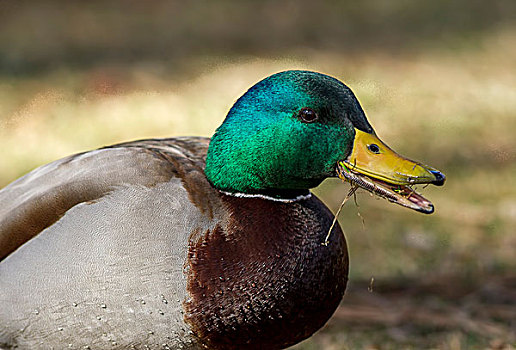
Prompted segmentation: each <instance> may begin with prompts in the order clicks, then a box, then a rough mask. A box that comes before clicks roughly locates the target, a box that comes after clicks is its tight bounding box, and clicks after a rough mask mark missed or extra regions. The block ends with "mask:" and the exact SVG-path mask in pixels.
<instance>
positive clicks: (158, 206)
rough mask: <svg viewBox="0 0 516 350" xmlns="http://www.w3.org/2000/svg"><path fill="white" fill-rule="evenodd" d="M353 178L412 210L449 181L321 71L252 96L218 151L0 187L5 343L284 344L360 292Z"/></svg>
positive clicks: (77, 159) (102, 163)
mask: <svg viewBox="0 0 516 350" xmlns="http://www.w3.org/2000/svg"><path fill="white" fill-rule="evenodd" d="M335 176H340V177H341V178H345V179H348V180H349V181H352V182H354V183H357V184H358V185H360V186H362V187H364V188H366V189H367V190H369V191H372V192H374V193H376V194H379V195H381V196H383V197H386V198H387V199H389V200H391V201H394V202H397V203H399V204H401V205H404V206H408V207H410V208H413V209H416V210H419V211H422V212H425V213H431V212H432V211H433V206H432V204H431V203H430V202H429V201H428V200H426V199H424V198H423V197H422V196H421V195H419V194H417V193H415V192H413V191H412V190H411V188H410V185H412V184H426V183H432V184H436V185H441V184H443V182H444V176H443V175H442V174H441V173H440V172H438V171H437V170H434V169H432V168H429V167H426V166H423V165H421V164H419V163H416V162H413V161H410V160H407V159H405V158H402V157H400V156H398V155H397V154H396V153H394V152H393V151H392V150H391V149H389V148H388V147H387V146H386V145H385V144H383V143H382V142H381V141H380V140H379V139H378V138H377V137H376V135H375V133H374V131H373V128H372V127H371V125H370V124H369V122H368V121H367V119H366V117H365V115H364V112H363V110H362V108H361V107H360V104H359V103H358V101H357V100H356V98H355V96H354V95H353V93H352V92H351V90H350V89H349V88H348V87H347V86H346V85H344V84H343V83H341V82H340V81H338V80H336V79H334V78H331V77H329V76H326V75H323V74H319V73H314V72H308V71H286V72H281V73H278V74H275V75H272V76H270V77H268V78H266V79H264V80H262V81H260V82H259V83H257V84H256V85H254V86H253V87H252V88H251V89H249V91H247V93H245V94H244V95H243V96H242V97H240V99H238V101H237V102H236V103H235V104H234V106H233V107H232V108H231V110H230V111H229V113H228V115H227V117H226V119H225V120H224V123H223V124H222V125H221V126H220V127H219V128H218V129H217V131H216V133H215V135H214V136H213V138H212V139H211V141H210V140H209V139H207V138H201V137H186V138H171V139H159V140H144V141H135V142H128V143H123V144H118V145H114V146H110V147H106V148H101V149H98V150H95V151H91V152H86V153H81V154H77V155H73V156H70V157H67V158H64V159H61V160H58V161H55V162H53V163H50V164H47V165H45V166H42V167H40V168H38V169H36V170H34V171H32V172H30V173H29V174H27V175H25V176H24V177H22V178H20V179H18V180H17V181H15V182H13V183H11V184H10V185H9V186H7V187H5V188H4V189H3V190H2V191H0V259H3V261H2V262H1V263H0V348H3V347H6V348H16V347H18V348H24V349H25V348H31V349H33V348H59V349H61V348H71V349H84V348H88V349H89V348H91V349H108V348H109V349H110V348H117V347H121V348H137V349H143V348H153V349H158V348H202V347H208V348H213V349H220V348H224V349H244V348H261V349H274V348H283V347H286V346H289V345H292V344H295V343H297V342H299V341H301V340H303V339H305V338H307V337H309V336H310V335H311V334H313V333H314V332H315V331H316V330H318V329H319V328H320V327H321V326H322V325H323V324H324V323H325V322H326V321H327V320H328V319H329V317H330V316H331V314H332V313H333V312H334V310H335V308H336V307H337V305H338V304H339V302H340V300H341V298H342V296H343V294H344V290H345V288H346V282H347V275H348V255H347V248H346V242H345V239H344V236H343V235H342V233H341V230H340V227H338V225H337V226H336V227H335V229H334V231H333V233H332V235H331V236H330V237H329V242H328V244H327V245H325V244H323V243H324V241H325V238H326V235H327V233H328V229H329V227H330V225H331V223H332V220H333V215H332V213H331V212H330V211H329V210H328V208H326V206H325V205H324V204H323V203H322V202H321V201H320V200H319V199H318V198H317V197H315V196H314V195H312V194H311V193H310V191H309V189H310V188H312V187H315V186H317V185H319V184H320V183H321V181H323V180H324V179H325V178H327V177H335Z"/></svg>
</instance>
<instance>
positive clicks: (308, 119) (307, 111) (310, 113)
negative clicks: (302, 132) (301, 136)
mask: <svg viewBox="0 0 516 350" xmlns="http://www.w3.org/2000/svg"><path fill="white" fill-rule="evenodd" d="M298 116H299V118H301V121H302V122H304V123H313V122H315V121H316V120H317V119H319V116H318V115H317V113H315V111H314V110H313V109H311V108H308V107H305V108H302V109H301V110H300V111H299V114H298Z"/></svg>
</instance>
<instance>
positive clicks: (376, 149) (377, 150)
mask: <svg viewBox="0 0 516 350" xmlns="http://www.w3.org/2000/svg"><path fill="white" fill-rule="evenodd" d="M367 148H368V149H369V150H370V151H371V152H373V153H376V154H378V153H380V147H378V145H377V144H375V143H372V144H370V145H368V146H367Z"/></svg>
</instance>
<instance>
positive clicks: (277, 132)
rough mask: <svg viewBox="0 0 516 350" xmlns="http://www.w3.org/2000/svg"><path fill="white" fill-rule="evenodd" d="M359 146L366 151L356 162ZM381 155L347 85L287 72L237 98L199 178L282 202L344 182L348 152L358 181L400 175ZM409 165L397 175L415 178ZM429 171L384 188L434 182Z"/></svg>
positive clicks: (316, 75) (315, 75) (307, 73)
mask: <svg viewBox="0 0 516 350" xmlns="http://www.w3.org/2000/svg"><path fill="white" fill-rule="evenodd" d="M357 135H359V136H360V137H356V136H357ZM363 135H369V137H364V136H363ZM360 142H362V143H363V142H369V144H367V145H366V144H364V145H362V144H359V143H360ZM371 145H373V146H371ZM370 146H371V147H372V148H371V149H369V147H370ZM362 147H366V148H365V149H366V151H364V152H365V153H364V152H362V153H360V154H359V157H356V156H355V155H356V154H357V152H358V151H360V150H361V149H362ZM377 148H378V149H377ZM387 149H388V147H387V146H386V145H385V144H383V143H381V141H380V140H378V139H377V138H376V135H375V133H374V131H373V128H372V127H371V125H370V124H369V122H368V121H367V119H366V117H365V114H364V111H363V110H362V107H361V106H360V104H359V103H358V101H357V99H356V97H355V96H354V95H353V92H352V91H351V90H350V89H349V88H348V87H347V86H346V85H344V84H343V83H342V82H340V81H338V80H337V79H334V78H332V77H329V76H327V75H324V74H320V73H316V72H310V71H300V70H292V71H285V72H281V73H277V74H274V75H272V76H270V77H268V78H265V79H264V80H262V81H260V82H258V83H257V84H256V85H254V86H253V87H251V88H250V89H249V90H248V91H247V92H246V93H245V94H244V95H243V96H242V97H240V98H239V99H238V101H237V102H236V103H235V104H234V105H233V107H232V108H231V110H230V111H229V113H228V115H227V117H226V119H225V120H224V122H223V123H222V125H221V126H220V127H219V128H218V129H217V131H216V132H215V135H214V136H213V138H212V139H211V143H210V146H209V149H208V156H207V159H206V170H205V173H206V176H207V178H208V180H209V181H210V182H211V183H212V185H213V186H215V187H216V188H218V189H219V190H222V191H225V192H229V193H233V194H247V195H254V194H259V195H266V196H269V197H275V198H284V199H289V198H295V197H298V196H300V195H302V194H306V193H307V191H308V189H309V188H312V187H315V186H317V185H319V184H320V183H321V181H323V180H324V179H325V178H327V177H332V176H337V175H339V176H340V177H343V176H341V174H340V172H339V173H337V171H338V169H342V167H341V166H340V165H341V164H343V163H342V162H348V164H349V161H350V159H351V158H350V156H351V154H352V151H353V150H354V153H353V162H354V163H357V164H359V165H360V164H362V163H361V162H366V163H367V164H366V165H364V166H363V167H362V168H363V169H362V170H363V171H367V174H366V175H364V176H368V177H371V176H372V177H375V176H376V175H375V171H376V170H375V169H377V168H378V169H380V170H381V174H380V175H381V181H383V182H386V181H387V182H389V181H390V180H389V176H390V175H392V174H394V175H393V176H398V177H399V174H398V173H399V172H398V173H397V172H396V164H397V163H396V162H397V158H395V157H394V158H393V157H391V156H389V157H390V158H388V160H387V163H386V162H385V161H384V160H383V158H382V157H381V154H382V152H384V151H386V150H387ZM369 153H370V154H369ZM400 159H402V158H401V157H400ZM403 160H405V159H404V158H403ZM371 164H372V165H373V166H372V167H370V166H369V165H371ZM386 164H387V165H386ZM410 164H412V163H410ZM410 164H408V163H407V164H404V169H405V168H407V169H409V170H408V171H409V172H411V171H412V172H414V169H416V168H415V167H414V169H412V170H410V166H411V165H410ZM413 164H415V163H413ZM357 169H358V168H357ZM422 169H423V168H422ZM358 171H359V172H360V170H358ZM431 171H432V170H429V169H427V168H424V169H423V170H421V171H420V170H419V168H418V169H417V172H414V174H416V173H417V176H420V175H421V177H419V178H417V179H416V180H413V177H412V178H411V177H410V176H412V175H413V174H412V173H411V174H408V175H407V176H408V177H407V178H404V179H402V180H399V179H394V178H393V181H391V182H392V183H393V184H396V186H401V185H403V184H412V183H428V182H431V183H436V181H437V180H436V176H434V175H435V174H433V173H431ZM362 174H365V173H364V172H362ZM402 175H404V174H402ZM441 175H442V174H441ZM378 178H379V179H380V177H378ZM394 180H396V181H394ZM409 180H410V181H409ZM404 181H405V182H404ZM414 181H415V182H414ZM443 181H444V180H443ZM394 193H398V192H396V191H394ZM432 210H433V207H432Z"/></svg>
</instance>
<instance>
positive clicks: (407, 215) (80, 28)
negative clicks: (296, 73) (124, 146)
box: [0, 0, 516, 350]
mask: <svg viewBox="0 0 516 350" xmlns="http://www.w3.org/2000/svg"><path fill="white" fill-rule="evenodd" d="M515 17H516V3H515V2H513V1H491V2H485V1H444V0H441V1H433V2H423V1H402V0H395V1H390V2H385V1H380V0H369V1H363V2H360V4H358V3H355V2H334V1H325V2H321V3H317V2H312V1H307V0H306V1H298V2H289V1H285V2H277V1H262V2H252V1H240V2H230V1H216V2H215V1H212V2H209V1H192V2H189V3H188V5H183V4H182V3H181V2H173V1H155V2H152V4H151V3H148V2H138V1H128V2H124V3H123V4H122V3H121V2H117V1H115V2H110V3H109V4H106V3H105V2H101V1H88V2H66V3H61V2H54V1H39V2H28V1H27V2H8V1H0V187H3V186H4V185H6V184H7V183H9V182H10V181H12V180H14V179H15V178H17V177H19V176H21V175H23V174H24V173H26V172H27V171H30V170H31V169H33V168H34V167H37V166H38V165H41V164H44V163H47V162H50V161H52V160H55V159H58V158H60V157H63V156H65V155H68V154H70V153H74V152H80V151H84V150H88V149H93V148H97V147H100V146H103V145H108V144H112V143H116V142H121V141H126V140H132V139H138V138H147V137H166V136H179V135H205V136H209V135H211V134H212V133H213V131H214V129H215V128H216V127H217V126H218V125H219V124H220V122H221V121H222V120H223V118H224V116H225V113H226V112H227V110H228V109H229V107H230V106H231V104H232V103H233V102H234V101H235V99H236V98H238V97H239V96H240V95H241V94H242V93H243V92H244V91H245V90H246V89H247V88H248V87H249V86H251V85H252V84H254V83H255V82H256V81H258V80H260V79H261V78H263V77H265V76H267V75H270V74H272V73H274V72H277V71H280V70H284V69H292V68H302V69H312V70H317V71H320V72H324V73H327V74H330V75H333V76H335V77H337V78H339V79H341V80H343V81H344V82H346V83H347V84H348V85H349V86H350V87H351V88H352V89H353V90H354V92H355V93H356V95H357V96H358V98H359V100H360V101H361V103H362V105H363V107H364V109H365V111H366V113H367V115H368V118H369V121H370V122H371V124H372V125H373V126H374V127H375V129H376V131H377V133H378V134H379V135H380V137H381V138H382V139H383V140H384V141H385V142H386V143H387V144H389V145H390V146H392V147H393V148H394V149H395V150H397V151H399V152H400V153H401V154H404V155H406V156H408V157H410V158H414V159H417V160H420V161H422V162H424V163H427V164H429V165H431V166H434V167H436V168H438V169H440V170H442V171H443V172H444V173H445V174H446V175H447V177H448V181H447V183H446V185H445V186H444V188H436V187H428V188H427V189H425V190H424V193H425V195H426V196H427V197H428V198H430V199H431V200H432V201H433V202H434V204H435V206H436V213H435V214H433V215H430V216H424V215H422V214H418V213H415V212H413V211H408V210H404V209H402V208H401V207H398V206H394V205H391V204H389V203H388V202H386V201H384V200H377V199H375V198H371V197H370V196H369V195H367V194H365V193H360V194H359V195H358V196H357V204H354V203H352V202H349V203H347V204H346V207H345V208H344V210H343V213H342V214H341V219H340V222H341V225H342V226H343V228H344V229H345V231H346V236H347V239H348V243H349V250H350V259H351V275H350V284H349V289H348V294H347V296H346V297H345V298H344V301H343V303H342V305H341V307H340V308H339V309H338V310H337V312H336V314H335V315H334V317H333V318H332V320H331V321H330V322H329V324H328V325H327V326H326V327H325V328H324V329H323V330H322V331H320V332H318V333H317V334H316V335H315V336H314V337H312V338H311V339H309V340H307V341H305V342H303V343H301V344H300V345H298V346H297V347H296V348H297V349H322V348H324V349H453V350H455V349H475V348H478V349H484V348H492V349H511V348H514V346H515V345H514V344H515V343H514V342H515V337H516V335H515V330H516V321H515V320H516V274H515V273H514V271H515V267H516V260H515V250H516V234H515V231H516V186H515V184H514V174H515V172H516V163H515V158H516V152H515V151H516V138H515V136H514V135H516V75H515V74H514V72H515V70H516V63H515V62H516V18H515ZM347 190H348V185H345V184H342V183H340V182H339V181H336V180H334V181H332V180H328V181H326V182H325V183H324V184H323V185H322V186H321V187H320V188H318V189H316V190H315V192H316V193H318V194H319V195H320V196H321V197H322V198H323V199H324V201H325V202H326V203H327V204H328V205H329V206H330V208H332V209H333V210H335V209H336V208H337V207H338V205H339V202H340V201H341V200H342V198H343V197H344V195H345V193H346V192H347Z"/></svg>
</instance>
